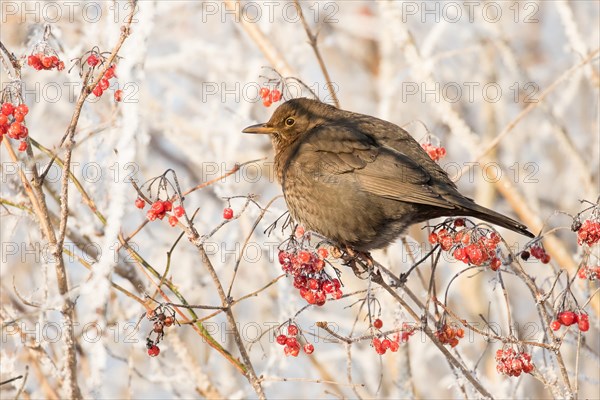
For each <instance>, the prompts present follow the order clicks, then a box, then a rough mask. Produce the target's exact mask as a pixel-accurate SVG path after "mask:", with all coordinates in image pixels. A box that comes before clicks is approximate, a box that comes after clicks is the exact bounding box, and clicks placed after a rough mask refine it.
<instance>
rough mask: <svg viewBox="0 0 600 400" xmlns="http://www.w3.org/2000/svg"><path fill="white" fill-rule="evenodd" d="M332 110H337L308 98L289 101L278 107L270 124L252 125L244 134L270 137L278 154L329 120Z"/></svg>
mask: <svg viewBox="0 0 600 400" xmlns="http://www.w3.org/2000/svg"><path fill="white" fill-rule="evenodd" d="M330 109H333V110H336V109H335V108H334V107H332V106H330V105H328V104H325V103H321V102H320V101H317V100H311V99H307V98H298V99H292V100H288V101H286V102H285V103H283V104H281V105H280V106H279V107H277V109H276V110H275V112H274V113H273V115H272V116H271V119H269V121H268V122H266V123H264V124H256V125H251V126H249V127H247V128H246V129H244V130H243V131H242V132H244V133H258V134H267V135H270V136H271V140H272V141H273V147H274V148H275V151H276V152H277V151H279V150H280V149H283V148H285V147H287V146H289V145H291V144H292V143H294V142H295V141H296V140H298V139H299V138H300V137H301V136H302V135H304V134H305V133H307V132H309V131H310V130H311V129H312V128H314V127H315V126H317V125H319V124H321V123H323V122H324V121H325V120H327V119H328V114H329V113H331V110H330ZM328 112H329V113H328Z"/></svg>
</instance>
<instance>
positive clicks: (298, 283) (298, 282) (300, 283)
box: [294, 276, 307, 289]
mask: <svg viewBox="0 0 600 400" xmlns="http://www.w3.org/2000/svg"><path fill="white" fill-rule="evenodd" d="M306 285H307V281H306V277H305V276H296V277H294V287H295V288H296V289H302V288H304V289H306Z"/></svg>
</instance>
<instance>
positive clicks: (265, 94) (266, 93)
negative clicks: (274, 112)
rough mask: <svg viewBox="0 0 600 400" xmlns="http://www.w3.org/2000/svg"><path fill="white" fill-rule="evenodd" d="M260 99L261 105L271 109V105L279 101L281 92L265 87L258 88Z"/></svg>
mask: <svg viewBox="0 0 600 400" xmlns="http://www.w3.org/2000/svg"><path fill="white" fill-rule="evenodd" d="M258 94H259V95H260V98H261V99H262V100H263V105H264V106H265V107H271V104H273V103H277V102H278V101H279V100H281V92H280V91H279V90H277V89H273V90H271V89H269V88H266V87H263V88H260V91H259V92H258Z"/></svg>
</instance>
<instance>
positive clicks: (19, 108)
mask: <svg viewBox="0 0 600 400" xmlns="http://www.w3.org/2000/svg"><path fill="white" fill-rule="evenodd" d="M17 111H18V112H20V113H21V114H23V115H27V113H28V112H29V107H27V105H26V104H25V103H22V104H19V105H18V106H17Z"/></svg>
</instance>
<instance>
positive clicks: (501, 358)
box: [496, 348, 533, 377]
mask: <svg viewBox="0 0 600 400" xmlns="http://www.w3.org/2000/svg"><path fill="white" fill-rule="evenodd" d="M496 362H497V363H498V364H496V371H498V372H499V373H501V374H504V375H508V376H515V377H517V376H520V375H521V373H522V372H524V373H526V374H528V373H530V372H531V371H533V364H532V363H531V354H529V353H525V352H518V353H517V352H516V351H514V350H513V349H511V348H508V349H504V350H503V349H499V350H496Z"/></svg>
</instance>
